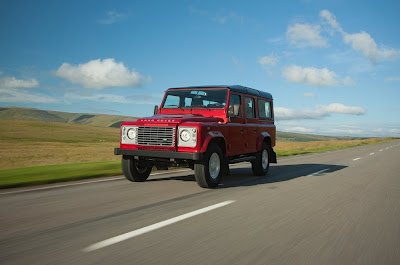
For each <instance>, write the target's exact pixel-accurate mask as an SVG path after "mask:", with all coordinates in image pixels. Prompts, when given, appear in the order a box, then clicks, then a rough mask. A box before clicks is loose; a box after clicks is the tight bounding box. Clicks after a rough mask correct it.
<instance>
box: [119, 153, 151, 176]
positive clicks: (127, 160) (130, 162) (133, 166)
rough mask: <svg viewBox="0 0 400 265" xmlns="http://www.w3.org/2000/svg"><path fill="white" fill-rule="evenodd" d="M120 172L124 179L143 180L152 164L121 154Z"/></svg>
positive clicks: (148, 173)
mask: <svg viewBox="0 0 400 265" xmlns="http://www.w3.org/2000/svg"><path fill="white" fill-rule="evenodd" d="M121 166H122V172H123V173H124V176H125V178H126V179H128V180H130V181H134V182H143V181H145V180H146V179H147V178H148V177H149V175H150V172H151V169H152V167H153V165H152V164H150V163H148V162H145V161H140V160H136V159H133V158H131V157H127V156H123V157H122V160H121Z"/></svg>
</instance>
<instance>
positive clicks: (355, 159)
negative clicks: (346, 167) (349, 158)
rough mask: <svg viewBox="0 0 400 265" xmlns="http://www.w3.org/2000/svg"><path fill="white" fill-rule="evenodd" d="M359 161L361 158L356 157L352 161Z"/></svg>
mask: <svg viewBox="0 0 400 265" xmlns="http://www.w3.org/2000/svg"><path fill="white" fill-rule="evenodd" d="M360 159H361V157H357V158H354V159H353V161H357V160H360Z"/></svg>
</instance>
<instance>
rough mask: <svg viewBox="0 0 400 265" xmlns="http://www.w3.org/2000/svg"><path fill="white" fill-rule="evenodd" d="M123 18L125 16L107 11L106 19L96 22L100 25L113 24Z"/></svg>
mask: <svg viewBox="0 0 400 265" xmlns="http://www.w3.org/2000/svg"><path fill="white" fill-rule="evenodd" d="M125 17H126V15H125V14H122V13H119V12H115V11H108V12H107V17H106V18H105V19H100V20H98V21H97V22H98V23H100V24H114V23H115V22H118V21H121V20H123V19H124V18H125Z"/></svg>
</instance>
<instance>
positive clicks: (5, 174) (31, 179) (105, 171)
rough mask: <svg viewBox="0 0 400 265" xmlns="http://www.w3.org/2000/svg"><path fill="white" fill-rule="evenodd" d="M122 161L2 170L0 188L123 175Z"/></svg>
mask: <svg viewBox="0 0 400 265" xmlns="http://www.w3.org/2000/svg"><path fill="white" fill-rule="evenodd" d="M121 174H122V170H121V162H120V161H119V160H118V161H109V162H95V163H78V164H63V165H50V166H37V167H24V168H13V169H4V170H0V189H6V188H16V187H23V186H33V185H40V184H49V183H56V182H63V181H70V180H79V179H88V178H95V177H105V176H115V175H121Z"/></svg>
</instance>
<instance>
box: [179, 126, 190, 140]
mask: <svg viewBox="0 0 400 265" xmlns="http://www.w3.org/2000/svg"><path fill="white" fill-rule="evenodd" d="M179 136H180V137H181V140H182V141H184V142H187V141H189V140H190V132H189V131H188V130H187V129H184V130H182V131H181V133H180V135H179Z"/></svg>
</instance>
